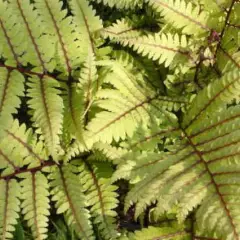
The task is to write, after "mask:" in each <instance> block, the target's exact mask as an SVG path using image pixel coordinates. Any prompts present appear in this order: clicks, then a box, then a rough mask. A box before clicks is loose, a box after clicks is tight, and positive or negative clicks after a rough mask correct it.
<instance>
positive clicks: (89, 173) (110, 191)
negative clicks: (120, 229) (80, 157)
mask: <svg viewBox="0 0 240 240" xmlns="http://www.w3.org/2000/svg"><path fill="white" fill-rule="evenodd" d="M78 164H79V166H78V171H79V172H80V174H79V179H80V181H81V183H82V186H83V189H84V191H85V192H86V198H87V203H88V205H89V206H90V207H91V209H90V211H91V214H92V216H93V218H94V224H96V225H97V227H98V229H99V231H100V232H101V234H102V236H103V237H104V239H116V238H117V236H118V234H117V231H116V229H117V226H116V224H115V221H116V219H115V217H116V216H117V213H116V211H115V210H114V209H115V208H116V207H117V205H118V200H117V193H116V190H117V187H116V186H115V185H113V184H111V179H110V178H109V176H108V175H109V173H108V169H107V168H105V166H104V164H103V166H101V165H100V166H98V167H96V166H94V165H92V164H91V163H90V162H89V163H88V162H86V163H83V162H79V163H78ZM106 173H107V174H106ZM110 174H111V172H110ZM104 175H106V176H104Z"/></svg>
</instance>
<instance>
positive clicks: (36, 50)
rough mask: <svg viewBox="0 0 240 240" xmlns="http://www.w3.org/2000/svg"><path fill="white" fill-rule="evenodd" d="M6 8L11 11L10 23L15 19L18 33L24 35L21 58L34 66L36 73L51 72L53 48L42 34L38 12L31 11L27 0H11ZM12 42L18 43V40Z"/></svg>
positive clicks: (31, 8)
mask: <svg viewBox="0 0 240 240" xmlns="http://www.w3.org/2000/svg"><path fill="white" fill-rule="evenodd" d="M8 7H9V8H10V9H11V10H12V11H11V14H12V16H10V17H11V18H12V21H13V22H15V21H16V19H17V21H18V22H19V24H20V25H21V30H20V31H21V32H22V34H23V35H24V37H23V39H22V41H23V42H24V44H25V49H24V54H23V55H22V56H21V58H22V59H23V61H24V62H25V63H30V64H31V65H33V66H35V67H36V68H35V70H36V71H37V72H39V71H40V72H46V71H47V70H48V71H50V72H51V71H52V70H53V69H54V67H55V63H54V61H53V57H54V53H55V46H54V42H53V41H52V39H51V38H48V36H47V35H46V34H44V29H43V26H42V24H41V20H40V18H39V17H38V12H37V11H36V10H35V9H33V5H32V4H30V1H29V0H26V1H25V0H24V1H23V0H11V1H9V3H8ZM14 40H15V41H17V42H18V41H19V40H18V39H14ZM46 43H48V44H46ZM18 44H19V42H18ZM13 45H14V44H13Z"/></svg>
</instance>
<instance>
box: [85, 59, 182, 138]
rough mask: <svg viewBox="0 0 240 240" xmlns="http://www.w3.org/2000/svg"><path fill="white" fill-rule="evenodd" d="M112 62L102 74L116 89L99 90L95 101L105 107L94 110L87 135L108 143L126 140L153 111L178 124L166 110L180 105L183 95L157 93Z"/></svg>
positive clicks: (177, 107) (150, 120)
mask: <svg viewBox="0 0 240 240" xmlns="http://www.w3.org/2000/svg"><path fill="white" fill-rule="evenodd" d="M112 64H113V68H112V72H110V73H109V74H108V75H107V76H106V77H105V83H109V84H111V85H112V86H114V87H115V88H116V89H101V90H99V91H98V94H97V98H98V99H99V100H98V101H97V105H98V106H99V107H100V108H101V109H103V110H104V111H101V112H100V113H97V114H96V116H95V118H93V119H92V120H91V121H90V123H89V124H88V126H87V129H88V131H89V132H88V139H91V140H92V141H95V142H97V141H99V140H101V141H102V142H106V143H111V142H112V140H113V139H114V140H115V141H118V140H119V139H122V140H125V139H126V137H127V136H128V137H131V136H132V135H133V134H134V132H135V130H136V129H137V127H138V126H139V125H141V124H144V125H149V124H151V122H152V121H153V120H152V114H156V115H155V116H156V117H159V118H161V121H162V122H164V123H165V124H170V125H173V126H176V125H177V123H176V119H175V117H174V115H173V114H170V113H169V112H168V111H173V110H177V109H179V108H180V107H181V106H183V105H184V101H185V100H184V99H183V100H179V99H178V100H175V99H174V98H169V97H166V96H161V95H158V94H157V93H156V92H155V91H154V90H153V89H151V88H150V87H147V84H146V83H144V81H141V80H142V79H140V78H136V76H134V75H133V74H132V73H131V72H129V71H127V70H126V69H124V68H122V67H118V64H117V63H114V62H113V63H112ZM138 80H139V82H138Z"/></svg>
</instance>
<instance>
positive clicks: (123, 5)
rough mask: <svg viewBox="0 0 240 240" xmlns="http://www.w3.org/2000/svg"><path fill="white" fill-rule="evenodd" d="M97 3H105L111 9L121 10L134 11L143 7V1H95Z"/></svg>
mask: <svg viewBox="0 0 240 240" xmlns="http://www.w3.org/2000/svg"><path fill="white" fill-rule="evenodd" d="M93 1H95V2H97V3H101V2H102V3H103V4H105V5H108V6H109V7H116V8H119V9H133V8H135V7H141V6H142V4H143V0H120V1H118V0H93Z"/></svg>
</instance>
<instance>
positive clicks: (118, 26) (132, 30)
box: [101, 18, 143, 42]
mask: <svg viewBox="0 0 240 240" xmlns="http://www.w3.org/2000/svg"><path fill="white" fill-rule="evenodd" d="M101 34H102V36H103V37H104V38H109V39H110V40H111V41H114V42H121V41H124V40H125V41H126V40H127V39H130V40H131V39H134V38H137V37H140V36H142V35H143V32H141V31H140V30H137V29H136V26H134V25H133V23H132V22H131V21H130V20H129V19H125V18H123V19H121V20H117V21H116V23H114V24H113V25H111V26H109V27H107V28H104V29H103V30H102V31H101Z"/></svg>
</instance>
